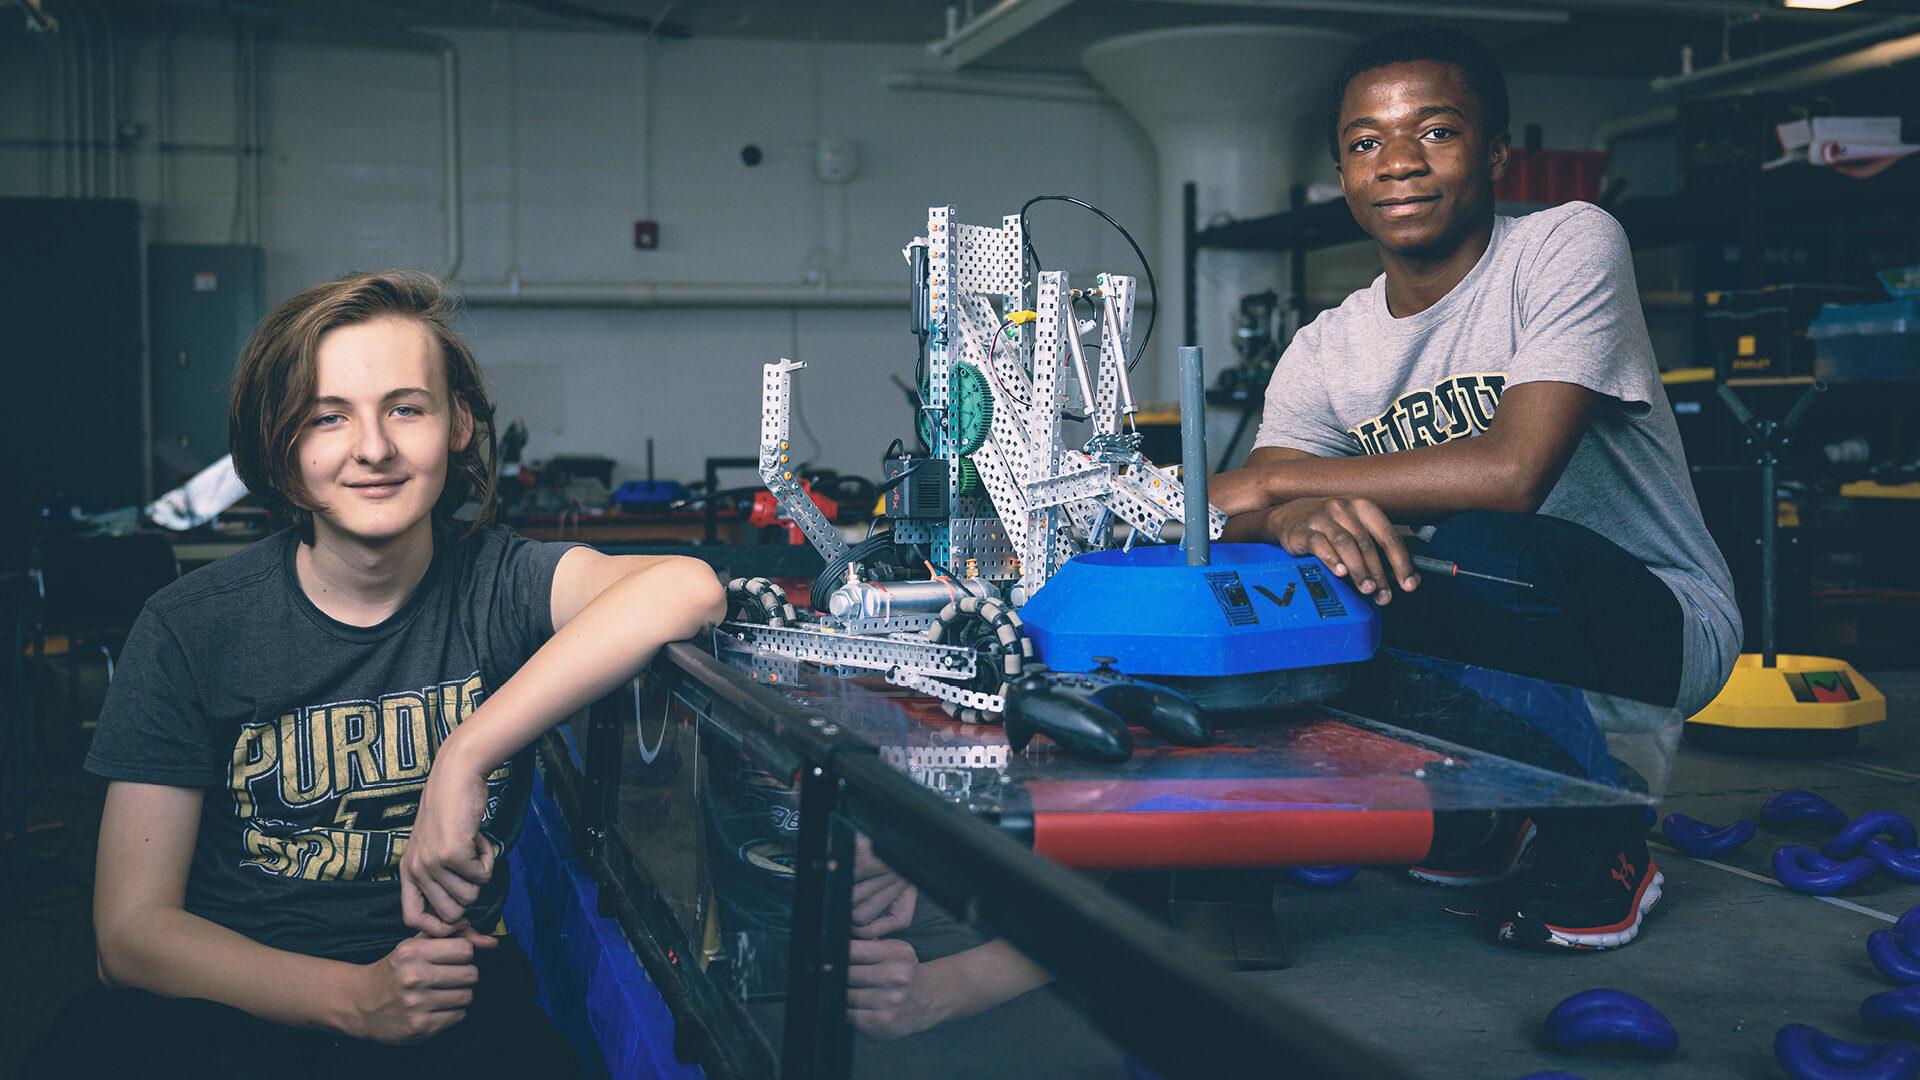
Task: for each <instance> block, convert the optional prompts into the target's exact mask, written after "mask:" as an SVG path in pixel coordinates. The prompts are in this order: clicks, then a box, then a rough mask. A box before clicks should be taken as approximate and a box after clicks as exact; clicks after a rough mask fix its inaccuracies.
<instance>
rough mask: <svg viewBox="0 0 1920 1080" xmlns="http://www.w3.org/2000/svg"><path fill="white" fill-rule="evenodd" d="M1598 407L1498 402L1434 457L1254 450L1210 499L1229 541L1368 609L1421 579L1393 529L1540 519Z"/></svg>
mask: <svg viewBox="0 0 1920 1080" xmlns="http://www.w3.org/2000/svg"><path fill="white" fill-rule="evenodd" d="M1601 400H1602V398H1601V396H1600V395H1598V394H1596V393H1594V392H1593V391H1591V390H1588V389H1587V388H1586V387H1583V386H1579V385H1576V384H1573V383H1561V382H1534V383H1523V384H1521V385H1519V386H1515V387H1512V388H1510V389H1508V390H1507V392H1506V393H1505V394H1504V395H1502V397H1501V399H1500V407H1499V409H1498V411H1496V412H1495V413H1494V418H1493V423H1492V424H1491V425H1489V427H1488V429H1487V430H1486V431H1485V432H1483V433H1481V434H1479V435H1475V436H1471V437H1468V438H1461V439H1454V440H1452V441H1450V442H1445V443H1441V444H1440V445H1437V446H1425V447H1415V448H1413V449H1410V450H1401V451H1396V452H1394V453H1390V454H1369V455H1365V456H1361V457H1317V456H1315V455H1313V454H1309V453H1307V452H1306V451H1303V450H1299V449H1293V448H1288V447H1279V446H1263V447H1257V448H1255V450H1254V451H1253V453H1251V454H1249V455H1248V456H1247V464H1246V467H1244V468H1241V469H1235V470H1232V471H1230V472H1226V473H1222V474H1221V475H1219V476H1217V477H1214V478H1213V480H1212V481H1211V482H1210V484H1209V492H1208V497H1209V501H1211V502H1212V503H1213V505H1214V506H1216V507H1218V508H1219V509H1220V510H1221V511H1222V512H1223V513H1225V514H1227V515H1228V520H1227V526H1226V530H1225V532H1224V533H1223V534H1222V535H1223V537H1224V538H1225V539H1227V540H1232V541H1266V542H1269V543H1274V544H1279V545H1280V546H1281V547H1283V548H1285V549H1286V550H1288V551H1289V552H1291V553H1293V554H1295V555H1315V556H1318V557H1319V558H1320V560H1321V561H1322V562H1324V563H1326V564H1327V567H1328V569H1330V570H1331V571H1332V572H1333V573H1334V574H1336V575H1339V576H1343V577H1346V578H1347V579H1348V580H1350V581H1351V582H1352V583H1353V586H1354V588H1356V589H1358V590H1359V591H1360V592H1361V593H1363V594H1366V595H1369V596H1371V597H1372V598H1373V600H1374V602H1375V603H1379V604H1385V603H1387V602H1388V601H1389V600H1391V599H1392V598H1393V589H1394V587H1396V586H1397V587H1398V588H1401V589H1406V590H1412V589H1414V588H1417V587H1418V586H1419V581H1420V579H1419V575H1418V574H1416V573H1415V572H1414V568H1413V563H1412V561H1411V558H1410V556H1409V555H1408V554H1407V550H1406V543H1405V541H1404V540H1402V539H1401V537H1400V535H1399V531H1398V530H1397V529H1396V528H1395V523H1396V522H1398V523H1400V524H1409V525H1412V524H1426V523H1431V522H1437V521H1440V520H1443V519H1445V518H1447V517H1450V516H1452V515H1453V514H1457V513H1460V512H1462V511H1465V510H1503V511H1507V512H1509V513H1516V514H1531V513H1534V512H1535V511H1537V510H1539V509H1540V506H1541V504H1542V503H1543V502H1545V501H1546V498H1547V495H1548V494H1549V493H1550V492H1552V490H1553V486H1554V485H1555V484H1556V483H1558V482H1559V480H1560V474H1561V473H1562V472H1564V471H1565V470H1566V467H1567V461H1568V459H1570V458H1571V457H1572V456H1573V451H1574V448H1575V447H1577V446H1578V445H1579V443H1580V437H1581V435H1582V434H1584V433H1585V432H1586V429H1587V423H1588V421H1589V420H1590V419H1591V418H1592V415H1593V411H1594V409H1595V408H1597V407H1598V405H1599V402H1600V401H1601Z"/></svg>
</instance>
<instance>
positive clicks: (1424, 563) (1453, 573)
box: [1410, 555, 1533, 589]
mask: <svg viewBox="0 0 1920 1080" xmlns="http://www.w3.org/2000/svg"><path fill="white" fill-rule="evenodd" d="M1410 558H1412V559H1413V568H1414V569H1415V570H1418V571H1420V572H1421V573H1423V574H1440V575H1443V576H1445V577H1474V578H1479V579H1481V580H1482V581H1497V582H1499V583H1500V584H1502V585H1514V586H1517V587H1519V588H1522V589H1531V588H1533V583H1532V582H1528V581H1515V580H1513V579H1512V578H1503V577H1495V576H1494V575H1492V574H1479V573H1475V572H1474V571H1472V570H1462V569H1460V564H1459V563H1450V562H1448V561H1447V560H1445V559H1436V558H1433V557H1432V556H1429V555H1413V556H1410Z"/></svg>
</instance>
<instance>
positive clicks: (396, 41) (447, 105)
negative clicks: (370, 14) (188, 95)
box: [175, 0, 465, 281]
mask: <svg viewBox="0 0 1920 1080" xmlns="http://www.w3.org/2000/svg"><path fill="white" fill-rule="evenodd" d="M175 2H179V0H175ZM188 6H194V5H188ZM227 11H228V12H230V13H231V14H233V15H234V16H236V17H246V18H250V19H258V20H261V21H263V22H271V23H278V24H281V25H284V26H300V27H306V28H308V29H313V30H321V31H325V32H327V33H331V34H339V35H341V36H343V37H355V38H362V39H365V40H368V41H380V42H385V43H386V44H389V45H393V46H396V47H399V48H409V49H421V50H425V51H430V52H435V53H438V54H439V56H440V124H441V129H442V138H441V142H442V150H443V152H444V161H445V165H444V170H445V174H446V193H445V198H446V207H447V209H446V224H447V237H446V265H445V267H444V268H443V269H442V271H441V273H440V278H441V280H443V281H452V280H453V278H454V276H455V275H456V274H458V273H459V272H460V263H461V261H462V260H463V259H464V258H465V252H464V250H463V246H462V240H461V232H462V230H461V205H462V204H461V195H460V50H459V49H458V48H456V47H455V46H454V44H453V40H452V39H451V38H447V37H442V36H441V35H439V34H422V33H417V32H415V31H411V30H381V29H377V28H373V27H366V26H356V25H354V24H353V23H349V22H340V21H338V20H335V19H328V18H323V17H320V16H315V15H297V14H294V13H292V12H285V11H276V10H274V9H272V8H264V7H260V6H258V5H255V4H244V3H236V4H228V5H227Z"/></svg>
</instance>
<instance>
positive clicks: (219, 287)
mask: <svg viewBox="0 0 1920 1080" xmlns="http://www.w3.org/2000/svg"><path fill="white" fill-rule="evenodd" d="M264 273H265V257H264V255H263V254H262V252H261V249H260V248H258V247H253V246H229V245H222V244H151V245H148V247H147V285H148V289H149V295H148V301H147V322H148V341H149V342H150V343H151V354H150V357H151V358H150V361H149V362H150V364H151V365H152V367H151V370H152V373H153V455H154V484H155V488H156V490H159V491H165V490H167V489H169V488H172V487H174V486H175V485H176V484H178V483H179V481H180V479H181V478H183V477H187V476H192V475H193V474H194V473H196V472H198V471H200V470H201V469H203V468H205V467H206V466H208V465H211V464H212V463H213V462H215V461H217V460H219V459H220V457H221V455H223V454H225V453H226V452H227V383H228V380H229V379H231V378H232V376H233V366H234V364H235V363H236V362H237V361H238V360H239V359H240V352H241V350H242V349H244V348H246V344H247V339H248V338H250V337H252V336H253V328H254V326H255V325H256V324H258V323H259V321H260V318H261V316H262V315H264V314H265V312H264V311H262V310H261V308H262V303H261V295H262V292H263V288H264V286H263V282H262V277H263V275H264Z"/></svg>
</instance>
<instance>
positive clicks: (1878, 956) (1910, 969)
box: [1867, 929, 1920, 986]
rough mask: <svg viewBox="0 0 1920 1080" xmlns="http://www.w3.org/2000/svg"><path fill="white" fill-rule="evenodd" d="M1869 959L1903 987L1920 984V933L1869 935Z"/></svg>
mask: <svg viewBox="0 0 1920 1080" xmlns="http://www.w3.org/2000/svg"><path fill="white" fill-rule="evenodd" d="M1867 959H1868V960H1871V961H1873V966H1874V967H1875V968H1876V969H1878V970H1879V972H1880V974H1882V975H1885V976H1886V977H1887V978H1889V979H1892V980H1893V981H1894V982H1897V983H1899V984H1900V985H1902V986H1912V985H1913V984H1914V983H1920V932H1915V931H1912V930H1900V929H1893V930H1875V931H1874V932H1873V933H1871V934H1868V935H1867Z"/></svg>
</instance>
